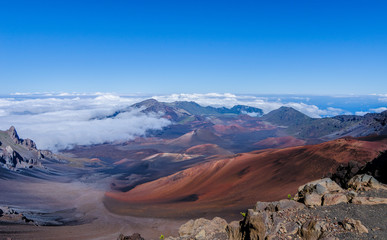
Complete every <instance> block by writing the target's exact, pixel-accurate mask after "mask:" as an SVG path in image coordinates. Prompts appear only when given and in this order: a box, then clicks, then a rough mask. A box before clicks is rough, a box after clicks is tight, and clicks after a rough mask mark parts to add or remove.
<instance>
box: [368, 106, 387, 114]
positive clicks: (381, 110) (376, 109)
mask: <svg viewBox="0 0 387 240" xmlns="http://www.w3.org/2000/svg"><path fill="white" fill-rule="evenodd" d="M386 110H387V107H380V108H372V109H370V111H372V112H376V113H381V112H384V111H386Z"/></svg>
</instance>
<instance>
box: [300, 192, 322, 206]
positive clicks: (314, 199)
mask: <svg viewBox="0 0 387 240" xmlns="http://www.w3.org/2000/svg"><path fill="white" fill-rule="evenodd" d="M321 198H322V196H321V195H319V194H317V193H313V192H312V193H307V194H306V195H305V197H304V203H305V205H306V206H308V207H314V206H321Z"/></svg>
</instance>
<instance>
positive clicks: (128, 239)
mask: <svg viewBox="0 0 387 240" xmlns="http://www.w3.org/2000/svg"><path fill="white" fill-rule="evenodd" d="M117 240H145V239H144V238H143V237H141V235H140V234H139V233H133V234H132V235H131V236H124V234H122V233H121V234H120V236H118V238H117Z"/></svg>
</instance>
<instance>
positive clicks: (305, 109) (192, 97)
mask: <svg viewBox="0 0 387 240" xmlns="http://www.w3.org/2000/svg"><path fill="white" fill-rule="evenodd" d="M152 98H154V99H156V100H158V101H162V102H173V101H194V102H196V103H198V104H200V105H202V106H213V107H220V106H224V107H232V106H235V105H238V104H241V105H248V106H252V107H257V108H260V109H262V110H263V112H264V113H268V112H270V111H273V110H275V109H278V108H280V107H282V106H286V107H292V108H294V109H296V110H298V111H300V112H302V113H304V114H306V115H308V116H310V117H314V118H319V117H321V116H335V115H339V114H350V113H349V112H347V111H344V110H342V109H339V108H332V107H329V108H327V109H320V108H319V107H317V106H316V105H312V104H306V103H303V102H283V101H281V99H280V98H277V99H275V100H269V99H268V98H267V97H257V96H246V95H242V96H237V95H234V94H231V93H224V94H219V93H206V94H203V93H191V94H171V95H160V96H153V97H152ZM292 98H293V99H295V100H301V98H300V99H298V98H296V97H292ZM304 100H307V101H309V100H310V99H309V98H308V99H304Z"/></svg>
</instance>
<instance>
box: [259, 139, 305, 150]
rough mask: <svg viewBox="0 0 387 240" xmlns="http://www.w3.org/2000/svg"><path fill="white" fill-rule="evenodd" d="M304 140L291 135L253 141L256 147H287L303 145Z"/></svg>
mask: <svg viewBox="0 0 387 240" xmlns="http://www.w3.org/2000/svg"><path fill="white" fill-rule="evenodd" d="M305 143H306V141H304V140H301V139H297V138H295V137H292V136H285V137H270V138H266V139H264V140H262V141H259V142H257V143H254V146H256V147H257V148H262V149H265V148H287V147H295V146H302V145H305Z"/></svg>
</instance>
